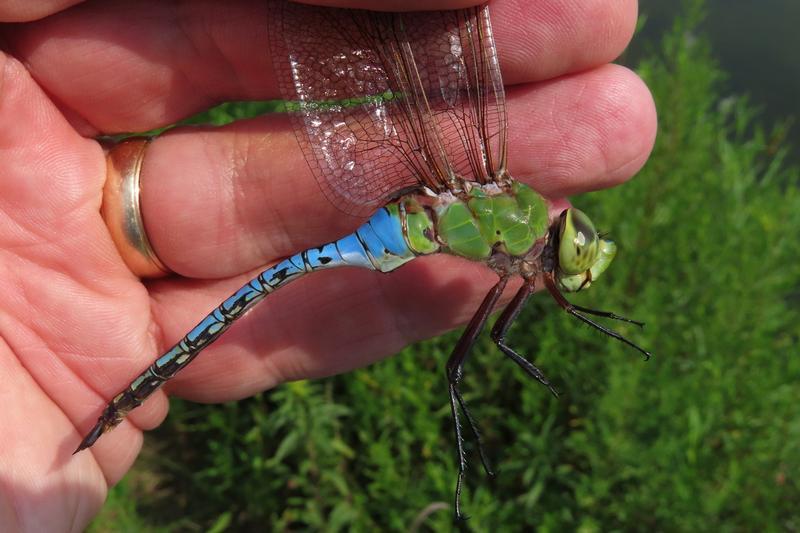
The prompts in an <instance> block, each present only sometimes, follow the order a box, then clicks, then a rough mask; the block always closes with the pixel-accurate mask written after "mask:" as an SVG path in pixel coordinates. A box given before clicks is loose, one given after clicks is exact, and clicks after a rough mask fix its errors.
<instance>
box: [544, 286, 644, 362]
mask: <svg viewBox="0 0 800 533" xmlns="http://www.w3.org/2000/svg"><path fill="white" fill-rule="evenodd" d="M544 284H545V286H546V287H547V290H548V291H550V294H551V295H552V296H553V298H554V299H555V301H556V303H557V304H558V305H560V306H561V308H562V309H564V311H566V312H567V313H569V314H571V315H572V316H574V317H575V318H577V319H578V320H580V321H581V322H584V323H585V324H589V325H590V326H592V327H593V328H594V329H596V330H598V331H601V332H602V333H605V334H606V335H608V336H609V337H611V338H612V339H616V340H618V341H620V342H622V343H625V344H627V345H628V346H630V347H631V348H633V349H634V350H637V351H639V352H640V353H641V354H642V355H644V358H645V360H648V359H650V355H651V354H650V352H648V351H647V350H645V349H644V348H642V347H641V346H638V345H636V344H635V343H633V342H631V341H629V340H628V339H626V338H625V337H623V336H622V335H620V334H619V333H617V332H616V331H614V330H612V329H609V328H607V327H605V326H603V325H601V324H598V323H597V322H595V321H594V320H592V319H591V318H589V317H587V316H584V315H582V314H581V311H583V312H584V313H588V314H590V315H597V316H602V317H606V318H611V319H613V320H621V321H623V322H630V323H632V324H636V325H637V326H640V327H641V326H644V323H642V322H637V321H636V320H631V319H629V318H624V317H621V316H618V315H615V314H614V313H609V312H608V311H595V310H594V309H587V308H586V307H579V306H577V305H572V304H571V303H569V302H568V301H567V299H566V298H564V296H563V295H562V294H561V293H560V292H559V291H558V287H556V283H555V281H553V278H552V275H551V276H545V277H544Z"/></svg>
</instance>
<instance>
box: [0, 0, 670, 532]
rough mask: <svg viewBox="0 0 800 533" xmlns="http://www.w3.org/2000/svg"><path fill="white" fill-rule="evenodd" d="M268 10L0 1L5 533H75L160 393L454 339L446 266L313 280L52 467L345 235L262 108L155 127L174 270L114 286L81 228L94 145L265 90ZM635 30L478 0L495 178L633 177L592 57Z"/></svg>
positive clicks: (472, 296) (228, 389)
mask: <svg viewBox="0 0 800 533" xmlns="http://www.w3.org/2000/svg"><path fill="white" fill-rule="evenodd" d="M327 3H328V4H334V3H335V4H337V5H344V4H346V3H348V2H344V1H342V2H334V1H331V0H329V1H328V2H327ZM355 3H356V2H354V1H353V2H349V5H355ZM399 3H400V4H402V6H403V7H406V8H408V7H412V6H411V3H410V2H399ZM434 3H435V4H436V6H434V5H433V4H434ZM470 3H474V2H470V1H468V0H462V1H460V2H456V1H455V0H453V1H450V2H445V1H443V0H442V1H440V2H433V1H432V0H426V1H425V2H423V4H424V6H425V7H426V8H433V7H440V8H444V7H461V6H463V5H467V4H470ZM67 4H75V5H74V6H72V7H68V6H67ZM360 4H361V6H362V7H363V6H365V5H367V6H369V5H374V4H375V2H368V1H366V0H362V1H361V2H360ZM382 5H383V6H386V4H385V3H383V4H382ZM51 13H52V14H53V15H52V16H50V17H48V18H43V19H42V18H40V17H43V16H45V15H48V14H51ZM268 16H269V13H268V10H267V6H266V4H265V3H264V2H260V1H253V2H239V3H233V2H230V3H227V4H225V5H223V4H220V3H218V2H213V1H211V0H202V1H196V2H191V3H181V2H164V1H156V0H153V1H150V2H135V3H134V2H123V1H118V2H102V3H101V2H89V3H79V2H75V1H74V0H73V1H63V0H62V1H58V0H52V1H51V2H36V3H18V4H12V5H10V6H6V7H0V19H2V20H6V21H17V20H32V21H31V22H26V23H24V24H18V25H6V26H4V27H3V28H2V30H0V31H2V34H3V43H4V45H3V49H4V51H5V53H6V55H4V56H3V57H2V60H3V79H2V84H1V85H0V124H2V125H3V127H2V142H1V143H0V161H1V162H2V169H3V170H2V174H0V214H2V217H3V221H2V224H0V250H1V251H2V261H1V262H0V265H2V267H3V268H2V274H0V284H2V294H3V313H2V321H0V334H2V338H3V340H4V344H5V346H4V347H3V349H2V356H0V365H2V366H0V375H2V376H3V385H4V386H3V388H2V397H3V402H2V409H0V439H1V440H0V449H2V450H3V453H2V455H1V456H0V484H1V485H0V487H2V489H0V523H2V524H3V525H4V527H5V528H7V529H8V530H22V531H57V530H82V529H83V527H84V526H85V525H86V524H87V523H88V521H89V520H90V519H91V518H92V516H94V514H96V513H97V511H98V509H99V508H100V506H101V505H102V502H103V499H104V497H105V493H106V490H107V488H108V486H109V485H111V484H113V483H115V482H116V481H118V480H119V479H120V477H121V476H122V475H123V474H124V473H125V472H126V471H127V470H128V469H129V468H130V466H131V464H132V463H133V461H134V459H135V458H136V455H137V454H138V452H139V449H140V447H141V442H142V431H143V430H145V429H150V428H152V427H154V426H156V425H158V423H160V421H161V420H162V419H163V418H164V416H165V415H166V411H167V394H177V395H180V396H182V397H186V398H191V399H194V400H200V401H223V400H231V399H236V398H242V397H246V396H249V395H251V394H253V393H255V392H256V391H260V390H264V389H267V388H270V387H273V386H275V385H277V384H279V383H281V382H284V381H286V380H292V379H300V378H308V377H316V376H323V375H329V374H333V373H337V372H344V371H347V370H350V369H352V368H355V367H359V366H363V365H366V364H368V363H370V362H372V361H375V360H376V359H379V358H381V357H384V356H387V355H390V354H392V353H395V352H396V351H398V350H399V349H400V348H401V347H403V346H405V345H406V344H408V343H410V342H413V341H414V340H417V339H420V338H425V337H430V336H432V335H435V334H437V333H440V332H442V331H444V330H447V329H450V328H452V327H454V326H456V325H458V324H461V323H463V322H464V321H466V320H467V319H468V318H469V316H471V314H472V313H473V311H474V309H475V308H476V307H477V305H478V303H479V302H480V300H481V298H482V297H483V295H484V294H485V293H486V291H487V290H488V288H489V287H490V285H491V284H492V283H493V282H494V281H495V276H494V275H493V274H492V273H491V272H490V271H488V270H487V269H485V267H482V266H480V265H477V264H472V263H469V262H466V261H462V260H459V259H456V258H453V257H430V258H425V259H423V260H419V261H414V262H412V263H411V264H409V265H407V266H405V267H403V268H402V269H400V270H399V271H397V272H396V273H393V274H391V275H388V276H382V275H379V274H376V273H372V272H367V271H358V270H338V271H335V272H326V273H320V274H316V275H314V276H310V277H309V278H308V279H305V280H302V281H301V282H298V283H296V284H293V285H290V286H288V287H286V288H285V289H283V290H281V291H279V292H277V293H275V294H273V295H270V297H269V300H268V303H264V304H262V305H260V306H259V307H257V308H256V309H255V310H254V311H253V312H252V313H251V315H250V316H248V317H247V319H245V320H244V321H242V322H241V323H239V324H238V325H237V326H235V327H234V328H233V329H232V330H231V331H229V332H228V333H226V334H225V336H224V337H222V338H221V339H220V340H219V341H217V342H216V343H215V344H214V345H213V346H211V347H210V348H208V349H207V350H206V352H205V353H204V354H203V356H202V357H200V358H199V359H198V360H197V361H195V362H194V363H193V364H192V365H191V366H189V367H188V368H187V369H186V370H185V371H184V372H182V373H181V374H180V375H179V376H178V377H176V378H175V379H174V380H173V381H171V382H170V383H169V384H168V385H167V386H166V387H165V389H164V391H163V392H158V393H156V394H155V395H154V396H153V397H151V398H150V399H149V400H148V401H147V402H146V403H145V404H144V405H143V406H142V407H140V408H139V409H136V410H135V411H134V412H132V413H131V415H130V416H129V418H127V419H126V421H125V422H123V423H122V424H121V425H120V426H119V428H118V429H117V430H116V431H114V432H112V433H110V434H109V435H108V436H105V437H104V438H103V439H102V440H101V441H99V442H98V443H97V444H96V445H95V446H94V447H92V448H91V449H90V451H89V452H84V453H82V454H79V455H76V456H74V457H73V456H71V453H72V451H73V450H74V448H75V446H76V444H77V443H78V442H79V441H80V438H81V437H82V434H83V433H84V432H85V431H86V430H87V429H88V428H89V427H90V426H91V425H92V424H93V423H94V420H95V419H96V417H97V414H98V413H99V411H100V410H101V409H102V407H103V406H104V405H105V403H106V402H107V401H108V399H110V398H111V397H112V396H114V395H115V394H116V393H117V392H119V391H120V390H121V389H122V388H123V387H125V386H126V385H127V384H128V382H129V381H130V379H131V378H132V377H133V376H135V375H136V374H138V373H139V372H140V371H141V370H142V369H144V368H145V367H146V366H147V365H149V364H150V363H151V362H152V360H153V359H154V358H155V357H156V356H157V355H158V354H160V353H162V352H163V351H164V350H165V349H166V348H168V347H169V346H170V345H171V344H172V342H174V341H175V340H177V339H179V338H180V337H181V336H182V335H183V334H185V332H186V331H187V330H188V329H189V328H191V327H192V326H193V325H194V324H195V323H196V322H197V321H198V320H199V319H200V318H202V317H203V316H204V314H205V313H206V312H207V311H208V310H209V309H211V308H213V307H214V306H215V305H217V304H218V303H219V302H220V301H221V300H222V299H224V298H225V297H226V296H227V295H228V294H229V293H231V292H232V291H233V290H235V289H237V288H238V287H239V286H240V285H241V284H242V283H244V282H245V281H246V280H248V279H249V278H250V277H252V275H253V272H254V271H256V270H258V269H260V267H262V266H263V265H265V264H268V263H272V262H274V261H275V260H276V259H278V258H280V257H283V256H286V255H289V254H291V253H294V252H296V251H298V250H301V249H304V248H307V247H309V246H313V245H316V244H319V243H322V242H327V241H329V240H331V239H333V238H336V237H339V236H341V235H342V234H344V233H345V232H347V231H350V230H352V229H353V224H354V222H353V220H352V219H347V218H343V217H341V214H340V213H339V211H337V210H336V208H335V207H334V206H332V205H331V204H330V203H329V202H328V201H327V200H325V198H324V197H323V196H322V194H321V193H320V191H319V189H318V187H317V185H316V182H315V181H314V179H313V177H312V175H311V173H310V171H309V170H308V168H307V166H306V163H305V160H304V159H303V156H302V154H301V152H300V151H299V150H298V149H297V144H296V140H295V137H294V134H293V133H292V131H291V128H290V124H289V121H288V120H286V119H285V118H282V117H275V116H271V117H262V118H258V119H254V120H249V121H244V122H240V123H236V124H232V125H229V126H225V127H222V128H192V129H183V130H176V131H172V132H169V133H167V134H166V135H164V136H163V137H161V138H159V139H157V140H156V141H154V142H153V143H152V145H151V146H150V147H149V149H148V153H147V156H146V158H145V161H144V167H143V170H142V181H143V187H144V190H143V194H142V199H141V201H142V208H143V210H144V217H145V220H146V221H147V231H148V235H149V237H150V240H151V242H152V243H153V246H154V248H155V250H156V252H157V253H158V255H159V256H160V258H161V259H162V260H163V261H164V263H166V265H167V266H169V268H170V269H172V270H173V271H175V272H176V273H177V274H178V275H176V276H172V277H169V278H165V279H160V280H155V281H152V280H150V281H145V282H143V281H142V280H140V279H139V278H137V277H136V276H134V275H133V274H132V273H131V272H130V271H129V270H128V269H127V267H126V266H125V265H124V263H122V261H121V259H120V257H119V254H118V252H117V250H116V248H115V247H114V245H113V243H112V241H111V240H110V238H109V233H108V229H107V227H106V226H105V224H104V223H103V220H102V218H101V217H100V215H99V206H100V202H101V200H102V188H103V183H104V181H105V176H106V167H105V157H104V154H103V151H102V149H101V147H100V145H99V144H98V143H97V142H96V141H95V140H94V137H95V136H97V135H99V134H106V133H115V132H121V131H145V130H149V129H152V128H156V127H159V126H163V125H165V124H170V123H173V122H175V121H177V120H179V119H181V118H184V117H186V116H188V115H191V114H193V113H195V112H197V111H200V110H202V109H205V108H207V107H209V106H210V105H213V104H214V103H217V102H219V101H224V100H248V99H267V98H276V97H279V93H278V91H277V88H276V84H275V80H274V77H273V74H272V59H271V58H270V57H269V54H268V52H267V51H268V43H267V39H266V33H265V31H264V28H265V27H266V25H267V22H266V21H267V17H268ZM635 18H636V5H635V2H633V1H626V2H612V3H609V2H601V1H596V2H582V3H580V5H577V4H576V3H574V2H566V1H557V2H552V1H551V2H547V4H546V6H545V5H544V4H541V5H540V4H538V3H536V2H531V1H530V0H497V1H496V2H494V3H493V5H492V19H493V27H494V32H495V38H496V41H497V46H498V51H499V56H500V62H501V66H502V69H503V75H504V78H505V81H506V83H507V84H508V85H509V88H508V110H509V135H510V137H509V154H510V161H509V162H510V171H511V173H512V175H514V176H515V177H517V178H518V179H521V180H523V181H528V182H529V183H531V184H533V185H534V186H535V188H536V189H538V190H539V191H540V192H541V193H543V194H545V195H547V196H548V197H554V198H555V197H560V196H563V195H567V194H574V193H577V192H582V191H586V190H592V189H597V188H602V187H607V186H611V185H614V184H616V183H619V182H621V181H624V180H625V179H627V178H629V177H630V176H631V175H632V174H633V173H635V172H636V171H637V170H638V169H639V168H640V167H641V165H642V164H643V163H644V161H645V159H646V157H647V155H648V154H649V151H650V149H651V146H652V143H653V137H654V134H655V113H654V109H653V104H652V101H651V99H650V96H649V93H648V91H647V89H646V88H645V87H644V85H643V84H642V83H641V82H640V81H639V80H638V78H637V77H636V76H635V75H633V74H632V73H631V72H629V71H627V70H626V69H624V68H622V67H617V66H609V65H607V64H606V63H608V62H609V61H610V60H612V59H613V58H614V57H616V56H617V55H618V54H619V53H620V52H621V51H622V49H623V48H624V46H625V45H626V44H627V41H628V39H629V38H630V36H631V34H632V32H633V27H634V24H635ZM33 19H37V20H33ZM286 176H291V178H287V177H286ZM533 177H535V179H533ZM409 295H413V297H409ZM165 392H166V393H167V394H165Z"/></svg>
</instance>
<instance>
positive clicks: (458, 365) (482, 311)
mask: <svg viewBox="0 0 800 533" xmlns="http://www.w3.org/2000/svg"><path fill="white" fill-rule="evenodd" d="M507 282H508V277H507V276H504V277H501V278H500V281H498V282H497V284H496V285H495V286H494V287H492V290H490V291H489V294H487V295H486V297H485V298H484V299H483V302H482V303H481V306H480V307H479V308H478V310H477V311H476V312H475V315H474V316H473V317H472V319H471V320H470V321H469V324H468V325H467V329H465V330H464V333H463V334H462V335H461V338H460V339H458V343H457V344H456V346H455V348H454V349H453V353H452V354H451V355H450V359H448V360H447V381H448V383H449V392H450V409H451V411H452V413H453V425H454V427H455V431H456V448H457V451H458V481H457V482H456V498H455V511H456V518H458V519H459V520H462V519H465V517H464V515H462V514H461V486H462V484H463V481H464V472H465V471H466V468H467V458H466V454H465V453H464V436H463V433H462V429H461V420H460V418H459V414H458V410H459V407H460V408H461V410H462V411H463V412H464V416H465V417H466V419H467V423H468V425H469V427H470V430H471V432H472V434H473V435H474V436H475V440H476V441H477V445H478V452H479V453H480V456H481V462H482V463H483V467H484V469H485V470H486V473H487V474H489V475H491V469H490V468H489V464H488V461H487V460H486V456H485V455H484V453H483V445H482V444H481V438H480V433H479V432H478V428H477V427H476V425H475V420H474V419H473V418H472V415H470V413H469V411H468V410H467V404H466V402H465V401H464V398H463V397H462V396H461V392H460V391H459V390H458V385H459V384H460V383H461V378H462V377H463V368H464V361H466V359H467V356H468V355H469V352H470V350H471V349H472V346H473V345H474V344H475V341H476V340H477V338H478V335H480V333H481V330H483V327H484V326H485V325H486V319H487V318H489V315H490V314H491V312H492V309H493V308H494V305H495V304H496V303H497V300H498V299H499V298H500V295H501V294H503V289H504V288H505V286H506V283H507Z"/></svg>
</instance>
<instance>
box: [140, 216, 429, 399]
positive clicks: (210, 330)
mask: <svg viewBox="0 0 800 533" xmlns="http://www.w3.org/2000/svg"><path fill="white" fill-rule="evenodd" d="M414 257H415V255H414V253H413V252H412V251H411V250H410V249H409V247H408V245H407V244H406V240H405V238H404V237H403V227H402V224H401V222H400V219H399V217H397V216H393V215H392V214H391V213H390V212H389V210H388V209H386V208H383V209H381V210H379V211H378V212H377V213H375V214H374V215H373V216H372V217H371V218H370V219H369V220H368V221H367V222H365V223H364V224H363V225H362V226H361V227H360V228H358V229H357V230H356V231H355V232H353V233H351V234H350V235H347V236H346V237H342V238H341V239H339V240H337V241H334V242H330V243H328V244H324V245H322V246H318V247H316V248H309V249H308V250H305V251H303V252H300V253H298V254H295V255H293V256H291V257H288V258H286V259H284V260H283V261H281V262H280V263H278V264H276V265H274V266H272V267H270V268H268V269H267V270H265V271H263V272H262V273H261V274H259V275H258V277H256V278H254V279H252V280H250V282H249V283H247V284H246V285H244V286H243V287H242V288H241V289H239V290H238V291H236V292H235V293H233V294H232V295H231V296H230V297H228V299H226V300H225V301H224V302H222V303H221V304H220V305H219V306H218V307H217V308H216V309H214V310H213V311H212V312H211V313H209V314H208V315H207V316H206V317H205V318H204V319H203V320H202V321H200V323H199V324H197V325H196V326H195V327H194V328H192V330H191V331H190V332H189V333H187V334H186V336H185V337H184V338H183V339H181V340H180V341H179V342H178V343H177V344H176V345H175V346H173V347H172V348H171V349H170V350H169V351H168V352H166V353H165V354H164V355H162V356H161V357H159V358H158V359H157V360H156V361H155V362H154V363H153V364H152V365H151V366H150V368H149V369H148V371H147V372H145V373H144V374H150V375H151V376H152V377H153V378H156V379H158V378H161V379H162V380H164V381H165V380H167V379H169V378H171V377H172V376H174V375H175V374H176V373H177V372H178V371H179V370H180V369H181V368H183V367H184V366H186V365H187V364H189V363H190V362H191V361H192V359H194V357H196V356H197V354H198V353H200V351H201V350H202V349H203V348H205V347H206V346H208V345H209V344H211V343H212V342H213V341H215V340H216V339H217V338H218V337H219V336H220V335H221V334H222V333H224V332H225V330H227V329H228V328H229V327H230V326H231V324H233V322H234V321H236V320H237V319H238V318H239V317H241V316H243V315H244V314H245V313H246V312H247V311H249V310H250V308H251V307H252V306H253V305H255V304H256V303H258V302H260V301H261V300H262V299H263V298H264V297H265V296H266V295H267V294H269V293H271V292H272V291H274V290H276V289H278V288H280V287H282V286H284V285H286V284H287V283H289V282H291V281H293V280H295V279H297V278H299V277H300V276H303V275H305V274H309V273H311V272H315V271H317V270H323V269H327V268H337V267H343V266H353V267H362V268H368V269H370V270H378V271H380V272H389V271H391V270H394V269H395V268H397V267H399V266H401V265H403V264H405V263H407V262H408V261H410V260H411V259H413V258H414ZM144 374H143V376H142V377H144ZM151 392H152V391H151Z"/></svg>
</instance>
